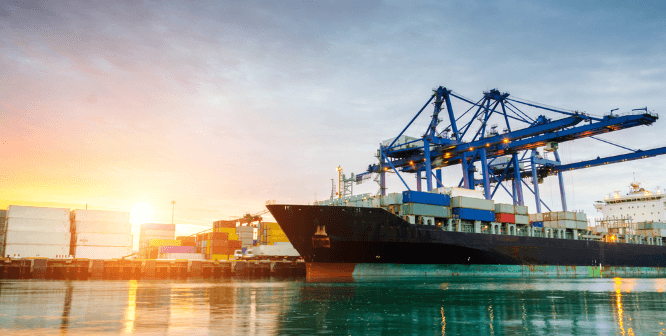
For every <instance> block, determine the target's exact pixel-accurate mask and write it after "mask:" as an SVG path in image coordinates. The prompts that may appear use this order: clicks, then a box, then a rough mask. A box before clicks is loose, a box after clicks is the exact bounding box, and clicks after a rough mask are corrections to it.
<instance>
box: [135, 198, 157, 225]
mask: <svg viewBox="0 0 666 336" xmlns="http://www.w3.org/2000/svg"><path fill="white" fill-rule="evenodd" d="M154 216H155V211H154V210H153V207H152V206H150V204H148V203H147V202H138V203H136V204H134V206H132V210H130V223H131V224H132V225H141V224H144V223H148V222H150V221H151V220H153V217H154Z"/></svg>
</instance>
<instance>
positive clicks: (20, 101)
mask: <svg viewBox="0 0 666 336" xmlns="http://www.w3.org/2000/svg"><path fill="white" fill-rule="evenodd" d="M618 6H619V5H618ZM622 6H626V7H627V8H624V7H622ZM622 6H619V7H618V8H617V9H613V8H612V6H609V7H608V8H606V10H607V12H606V11H598V10H596V9H594V8H592V7H590V6H586V5H584V4H582V3H577V2H572V3H570V4H568V5H559V4H557V3H552V4H548V3H535V4H532V5H530V6H523V5H519V4H512V3H506V4H502V5H499V4H494V5H487V4H477V3H475V2H470V3H466V2H461V3H455V4H454V3H450V2H433V3H430V4H425V3H424V4H422V5H416V4H414V3H410V2H405V3H401V2H393V3H382V2H372V1H367V2H366V1H360V2H359V1H353V2H348V1H335V2H316V1H315V2H312V1H305V2H289V1H287V2H252V3H246V2H229V1H219V2H182V3H181V2H178V3H171V2H123V3H118V2H101V3H100V2H95V3H87V2H68V1H39V2H32V1H9V2H4V3H2V4H1V5H0V134H1V135H0V152H1V153H2V164H0V176H2V179H0V207H1V208H6V207H7V206H8V205H10V204H17V205H36V206H55V207H68V208H71V209H75V208H79V209H81V208H85V207H88V208H89V209H99V210H113V211H125V212H127V211H130V210H131V209H132V208H133V205H134V204H135V203H137V202H147V203H149V204H151V205H152V207H153V209H154V218H153V219H152V220H153V221H155V222H161V223H170V222H171V216H172V206H171V201H172V200H173V199H177V200H178V204H177V205H176V209H175V222H176V223H183V224H191V225H203V226H210V225H211V224H212V222H213V221H215V220H220V219H229V218H230V217H232V216H241V215H242V214H244V213H248V212H249V213H256V212H259V211H262V210H265V206H264V205H265V202H266V200H276V201H277V203H299V204H308V203H311V202H313V201H314V200H315V195H317V194H318V195H320V199H321V195H329V194H330V193H331V179H337V178H338V176H337V171H336V170H335V168H336V167H338V166H341V167H342V168H344V171H345V172H346V173H347V174H350V173H352V172H353V173H355V174H359V173H362V172H364V171H366V169H367V167H368V166H369V165H371V164H376V163H377V159H376V158H375V157H374V154H375V153H376V151H377V144H378V143H379V142H381V141H383V140H385V139H389V138H391V137H395V136H397V135H398V134H399V133H400V131H401V130H402V129H403V128H404V127H405V126H406V125H407V123H408V122H409V121H410V118H411V117H412V116H413V115H414V113H415V112H417V111H418V110H419V109H420V108H421V107H422V106H423V103H424V101H425V100H427V98H429V96H430V94H431V89H432V88H433V87H436V86H439V85H443V86H446V87H448V88H451V89H453V90H454V91H456V92H457V93H459V94H461V95H463V96H466V97H479V96H480V95H481V94H482V92H483V91H484V90H488V89H491V88H495V87H497V88H499V89H500V90H502V91H503V92H504V91H506V92H510V93H511V94H512V95H513V96H516V97H524V98H525V99H529V100H530V101H536V102H540V103H543V104H547V105H552V106H557V107H562V108H567V109H575V110H578V111H586V112H588V113H592V114H595V115H597V114H599V115H601V114H603V113H605V111H609V110H610V109H611V108H620V110H619V111H618V112H622V111H631V109H633V108H642V107H644V106H647V107H648V109H649V110H650V111H655V112H656V113H659V112H662V113H663V112H664V111H666V104H665V103H664V100H663V99H662V94H661V93H662V92H664V91H665V90H666V80H665V79H664V78H666V76H664V74H665V73H666V67H665V66H664V64H666V62H664V59H666V57H665V56H664V55H665V54H666V53H665V52H664V51H663V48H664V47H663V46H662V44H659V43H654V39H655V36H660V35H659V34H662V33H663V32H662V31H663V28H660V27H663V25H662V24H661V23H662V22H663V18H661V17H658V16H656V15H658V14H655V13H661V12H662V11H661V10H658V9H652V10H648V9H646V8H648V7H649V6H646V7H645V8H643V7H641V6H639V5H633V4H632V3H631V2H626V3H623V4H622ZM655 6H656V4H655ZM629 8H631V9H629ZM442 13H447V14H446V17H445V18H442V17H441V15H442ZM479 17H494V18H498V19H499V21H496V22H492V23H491V21H492V20H481V21H480V22H479V20H478V18H479ZM618 17H622V18H623V19H622V20H618V19H616V18H618ZM175 18H177V20H176V19H175ZM592 23H594V24H592ZM479 41H484V42H483V43H481V44H480V43H479ZM627 41H631V43H630V44H627ZM480 45H482V46H483V47H480ZM480 48H481V49H480ZM619 93H621V94H619ZM454 108H455V107H454ZM426 110H427V111H426ZM426 110H424V111H426V112H424V113H422V115H421V117H419V118H418V119H416V120H415V121H414V125H416V126H419V125H420V126H422V127H421V128H420V129H414V130H411V129H410V130H409V133H410V134H406V135H410V136H420V133H419V132H423V131H424V128H423V127H425V125H427V123H424V120H423V119H421V118H422V117H423V118H428V116H430V115H431V113H432V107H431V106H428V107H427V108H426ZM533 117H534V116H533ZM664 130H666V121H663V120H659V121H658V122H657V123H656V124H655V125H654V126H651V127H649V128H643V129H641V130H640V131H639V130H630V131H623V132H618V134H614V135H613V141H614V142H615V143H619V144H622V145H626V146H629V147H635V148H654V147H658V146H663V145H664V141H663V137H662V136H661V134H663V133H664ZM637 132H640V133H637ZM421 134H422V133H421ZM637 134H641V137H640V143H636V139H637V137H636V135H637ZM601 137H603V136H601ZM613 150H617V148H615V147H612V146H610V145H607V144H603V143H600V142H598V141H593V140H590V139H586V140H580V141H577V142H576V143H575V144H571V146H569V145H568V144H562V145H561V152H562V155H563V157H564V160H565V161H566V162H573V161H576V160H582V159H589V158H593V157H596V156H602V157H603V156H606V155H615V154H619V152H617V151H616V152H613ZM664 165H666V157H664V156H658V157H654V158H648V159H645V160H643V161H641V164H640V165H638V164H632V163H622V164H616V165H608V166H604V167H603V168H593V169H589V170H581V171H576V172H573V173H569V172H567V173H565V174H564V178H565V180H566V181H565V182H566V184H567V188H568V189H570V190H567V193H568V196H569V195H570V197H569V199H570V200H571V202H572V203H575V204H572V206H573V207H574V208H575V209H581V210H585V212H587V213H595V210H594V209H593V207H592V203H593V202H594V201H595V200H598V199H599V198H600V197H603V195H605V194H606V193H608V191H609V190H620V189H622V188H624V186H625V185H626V183H627V181H628V180H630V179H632V173H635V176H636V178H637V179H640V180H641V181H644V183H646V185H649V186H653V187H654V186H657V185H662V186H663V185H666V184H664V183H662V182H663V177H662V175H661V174H660V173H659V172H660V171H661V170H660V168H661V167H663V166H664ZM459 175H460V169H459V168H456V169H455V170H451V171H450V172H449V171H446V170H445V171H444V175H443V182H444V184H446V185H447V186H454V185H458V183H459V180H460V176H459ZM599 176H612V177H613V179H612V181H608V179H604V178H600V177H599ZM406 183H408V184H410V185H411V188H414V186H415V184H416V181H415V179H414V178H409V179H408V180H407V181H406ZM544 184H545V185H544V186H543V188H542V189H544V193H543V195H549V194H550V189H552V190H554V191H553V192H558V190H557V187H556V186H555V185H554V183H551V182H550V181H545V182H544ZM387 186H388V188H389V190H388V191H389V192H401V191H403V190H406V188H405V186H404V185H403V184H402V182H401V181H400V180H399V179H398V177H397V176H395V175H391V176H389V177H388V178H387ZM376 192H377V185H376V184H374V183H372V182H366V183H364V184H363V185H358V186H355V187H354V193H356V194H362V193H376ZM500 193H501V192H500ZM498 194H499V193H498ZM502 197H504V199H502ZM497 198H498V200H499V201H504V202H507V201H510V199H508V198H507V197H506V195H501V196H498V197H497ZM553 199H554V200H553V201H552V202H551V203H556V202H557V198H556V197H553ZM548 201H549V202H550V200H548ZM527 202H528V206H530V207H533V206H534V199H533V198H529V199H528V200H527ZM549 204H550V203H549Z"/></svg>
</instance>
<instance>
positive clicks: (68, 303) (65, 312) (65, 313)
mask: <svg viewBox="0 0 666 336" xmlns="http://www.w3.org/2000/svg"><path fill="white" fill-rule="evenodd" d="M65 287H66V289H65V303H64V304H63V306H62V319H61V322H60V333H61V334H62V335H66V334H67V328H68V327H69V310H70V309H71V308H72V292H73V291H74V286H72V283H71V282H69V281H67V282H65Z"/></svg>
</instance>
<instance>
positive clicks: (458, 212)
mask: <svg viewBox="0 0 666 336" xmlns="http://www.w3.org/2000/svg"><path fill="white" fill-rule="evenodd" d="M451 210H453V215H454V216H455V217H458V218H460V219H464V220H478V221H482V222H494V221H495V211H490V210H479V209H469V208H453V209H451Z"/></svg>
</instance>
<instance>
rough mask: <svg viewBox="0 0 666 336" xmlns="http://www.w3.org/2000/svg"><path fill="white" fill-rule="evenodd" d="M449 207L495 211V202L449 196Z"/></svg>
mask: <svg viewBox="0 0 666 336" xmlns="http://www.w3.org/2000/svg"><path fill="white" fill-rule="evenodd" d="M451 207H452V208H469V209H478V210H489V211H495V203H494V202H493V200H487V199H479V198H470V197H463V196H457V197H451Z"/></svg>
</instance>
